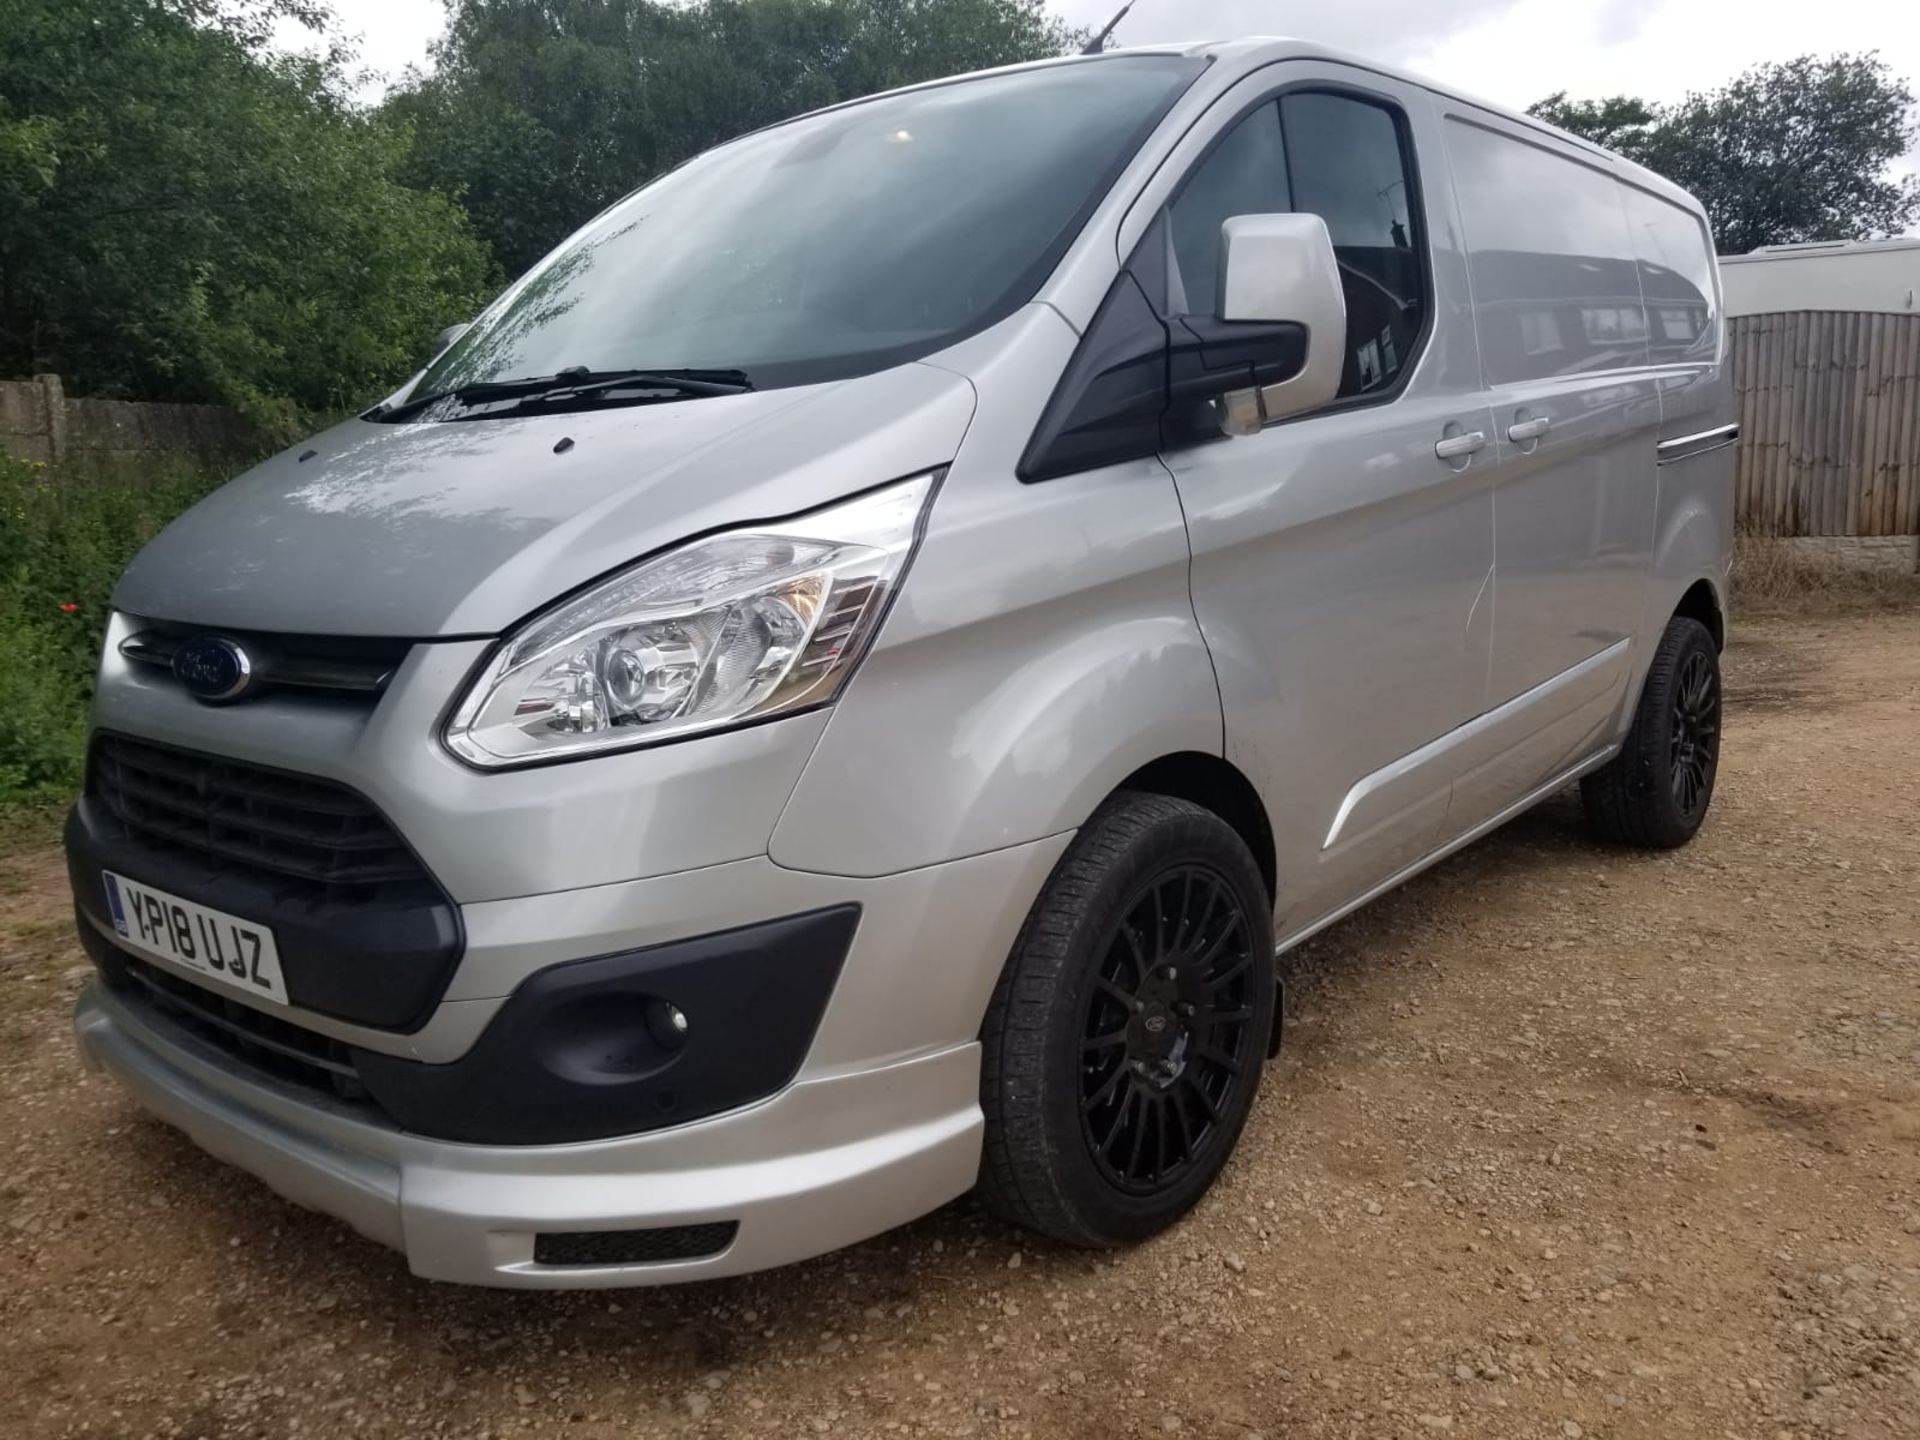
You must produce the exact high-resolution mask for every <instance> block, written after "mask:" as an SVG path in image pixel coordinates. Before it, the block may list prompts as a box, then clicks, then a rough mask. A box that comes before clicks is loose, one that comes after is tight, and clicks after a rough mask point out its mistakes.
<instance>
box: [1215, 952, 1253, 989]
mask: <svg viewBox="0 0 1920 1440" xmlns="http://www.w3.org/2000/svg"><path fill="white" fill-rule="evenodd" d="M1252 967H1253V956H1251V955H1242V956H1241V957H1240V958H1239V959H1238V960H1236V961H1234V962H1233V964H1231V965H1229V966H1228V967H1227V968H1226V969H1224V970H1222V971H1221V972H1220V973H1219V974H1218V975H1210V976H1208V977H1207V979H1206V980H1205V981H1204V982H1203V983H1204V984H1205V985H1206V987H1207V989H1209V990H1218V989H1219V988H1220V987H1221V986H1222V985H1225V984H1226V983H1227V982H1228V981H1230V980H1237V979H1239V978H1240V977H1241V976H1242V975H1244V974H1245V973H1246V972H1247V971H1248V970H1250V969H1251V968H1252Z"/></svg>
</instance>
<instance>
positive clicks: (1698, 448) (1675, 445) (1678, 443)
mask: <svg viewBox="0 0 1920 1440" xmlns="http://www.w3.org/2000/svg"><path fill="white" fill-rule="evenodd" d="M1739 438H1740V427H1739V426H1738V425H1717V426H1715V427H1714V428H1713V429H1711V430H1700V431H1696V432H1695V433H1694V434H1692V435H1676V436H1675V437H1674V438H1673V439H1671V440H1662V441H1661V442H1660V443H1659V445H1658V446H1657V447H1655V448H1656V450H1657V452H1658V454H1659V463H1660V464H1662V465H1671V464H1672V463H1673V462H1674V461H1676V460H1691V459H1692V458H1693V457H1694V456H1696V455H1709V454H1711V453H1712V452H1713V451H1715V450H1724V449H1725V448H1726V447H1727V446H1729V445H1731V444H1733V443H1734V442H1735V441H1736V440H1738V439H1739Z"/></svg>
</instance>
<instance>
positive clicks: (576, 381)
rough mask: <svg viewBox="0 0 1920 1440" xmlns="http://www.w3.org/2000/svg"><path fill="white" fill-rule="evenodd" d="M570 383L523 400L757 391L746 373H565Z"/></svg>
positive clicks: (711, 371) (631, 371) (667, 371)
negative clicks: (643, 392) (632, 393)
mask: <svg viewBox="0 0 1920 1440" xmlns="http://www.w3.org/2000/svg"><path fill="white" fill-rule="evenodd" d="M560 374H561V375H562V376H565V377H567V380H568V383H566V384H563V385H558V386H555V387H553V388H552V389H541V390H536V391H532V392H530V393H528V394H526V395H524V396H521V397H519V398H522V399H525V400H527V401H529V402H535V403H545V402H548V401H565V400H573V399H577V398H579V397H580V396H583V395H604V394H607V393H609V392H611V391H615V390H673V391H677V392H678V393H680V394H682V395H739V394H741V393H743V392H745V391H748V390H751V389H753V382H752V381H751V380H749V379H747V376H746V372H745V371H743V370H601V371H591V370H563V371H561V372H560Z"/></svg>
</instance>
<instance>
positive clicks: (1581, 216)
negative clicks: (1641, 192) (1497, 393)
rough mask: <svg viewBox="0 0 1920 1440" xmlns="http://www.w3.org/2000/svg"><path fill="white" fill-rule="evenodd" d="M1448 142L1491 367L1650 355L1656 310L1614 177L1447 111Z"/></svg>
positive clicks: (1513, 369) (1490, 371)
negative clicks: (1644, 299) (1643, 285)
mask: <svg viewBox="0 0 1920 1440" xmlns="http://www.w3.org/2000/svg"><path fill="white" fill-rule="evenodd" d="M1447 154H1448V156H1449V158H1450V159H1451V160H1452V162H1453V178H1454V184H1455V187H1456V188H1457V191H1458V193H1459V197H1460V217H1461V222H1462V224H1463V225H1464V227H1465V229H1466V238H1467V250H1468V252H1469V255H1470V257H1471V266H1472V276H1473V314H1474V325H1475V327H1476V328H1477V329H1478V331H1479V333H1480V356H1481V363H1482V364H1483V365H1484V366H1485V367H1486V372H1487V379H1488V380H1489V381H1491V382H1492V383H1494V384H1496V385H1497V384H1506V383H1510V382H1513V381H1517V380H1534V379H1541V378H1544V377H1546V376H1550V375H1572V374H1576V373H1585V372H1588V371H1594V370H1610V369H1620V368H1623V367H1628V366H1635V365H1644V364H1646V363H1647V337H1648V325H1647V320H1648V316H1647V311H1646V308H1645V307H1644V306H1643V304H1642V303H1641V298H1640V280H1641V276H1640V270H1639V266H1638V262H1637V260H1636V257H1635V255H1634V248H1633V242H1632V240H1631V237H1630V236H1629V235H1628V231H1627V214H1626V203H1625V198H1624V194H1623V189H1622V187H1621V186H1620V185H1619V184H1618V183H1616V182H1615V180H1614V178H1613V177H1612V176H1611V175H1608V174H1606V173H1604V172H1602V171H1600V170H1598V169H1595V168H1594V167H1592V166H1590V165H1586V164H1583V163H1581V162H1580V161H1577V160H1573V159H1570V158H1567V157H1564V156H1561V155H1557V154H1555V153H1554V152H1552V151H1550V150H1546V149H1543V148H1542V147H1540V146H1538V145H1533V144H1529V143H1528V142H1526V141H1523V140H1516V139H1511V138H1509V137H1508V136H1506V135H1502V134H1498V133H1496V132H1494V131H1492V130H1487V129H1483V128H1482V127H1480V126H1478V125H1474V124H1470V123H1468V122H1466V121H1463V120H1457V119H1450V120H1448V121H1447ZM1676 213H1678V212H1676ZM1683 218H1684V217H1683ZM1654 318H1655V320H1656V322H1657V321H1658V320H1659V316H1658V313H1657V311H1656V314H1655V317H1654Z"/></svg>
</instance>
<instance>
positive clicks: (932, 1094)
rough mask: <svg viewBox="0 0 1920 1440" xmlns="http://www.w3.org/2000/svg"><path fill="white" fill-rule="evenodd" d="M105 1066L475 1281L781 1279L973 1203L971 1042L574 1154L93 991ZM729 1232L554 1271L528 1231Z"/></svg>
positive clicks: (314, 1197)
mask: <svg viewBox="0 0 1920 1440" xmlns="http://www.w3.org/2000/svg"><path fill="white" fill-rule="evenodd" d="M74 1028H75V1031H76V1034H77V1037H78V1040H79V1045H80V1052H81V1055H82V1057H83V1059H84V1060H85V1061H86V1063H87V1064H88V1066H89V1068H92V1069H97V1070H104V1071H106V1072H107V1073H109V1074H111V1075H112V1076H113V1077H114V1078H115V1079H116V1080H118V1081H119V1082H120V1083H121V1084H122V1085H124V1086H125V1087H126V1088H127V1089H128V1090H129V1091H131V1092H132V1093H133V1095H134V1096H135V1098H136V1099H138V1100H139V1102H140V1103H141V1104H142V1105H143V1106H145V1107H146V1108H147V1109H148V1110H150V1111H152V1112H153V1113H154V1114H155V1115H157V1116H158V1117H159V1118H161V1119H162V1120H164V1121H166V1122H167V1123H169V1124H171V1125H173V1126H175V1127H177V1128H178V1129H180V1130H183V1131H185V1132H186V1134H187V1135H188V1136H189V1137H190V1138H191V1139H192V1140H193V1141H194V1142H195V1143H196V1144H198V1145H199V1146H200V1147H201V1148H203V1149H205V1150H207V1151H209V1152H210V1153H212V1154H213V1155H215V1156H217V1157H219V1158H220V1159H222V1160H225V1161H227V1162H229V1163H231V1164H233V1165H237V1166H239V1167H240V1168H241V1169H243V1170H246V1171H248V1172H249V1173H251V1174H253V1175H255V1176H257V1177H258V1178H259V1179H261V1180H262V1181H264V1182H265V1183H266V1184H267V1185H268V1186H270V1187H271V1188H272V1189H274V1190H275V1191H277V1192H279V1193H280V1194H281V1195H283V1196H285V1197H286V1198H287V1199H289V1200H292V1201H293V1202H294V1203H296V1204H299V1205H303V1206H306V1207H308V1208H310V1209H314V1210H319V1211H322V1212H324V1213H326V1214H329V1215H333V1216H336V1217H337V1218H339V1219H341V1220H344V1221H346V1222H347V1223H348V1224H349V1225H351V1226H353V1228H354V1229H356V1230H358V1231H359V1232H360V1233H361V1234H363V1235H366V1236H368V1237H369V1238H371V1239H373V1240H377V1241H379V1242H380V1243H381V1244H383V1245H387V1246H389V1247H391V1248H393V1249H395V1250H398V1251H400V1252H402V1253H403V1254H404V1255H405V1256H406V1259H407V1264H408V1265H409V1267H410V1268H411V1269H412V1270H413V1272H414V1273H415V1274H416V1275H420V1276H423V1277H425V1278H427V1279H431V1280H448V1281H455V1282H459V1283H464V1284H471V1285H496V1286H518V1287H527V1288H558V1287H562V1286H613V1285H647V1284H664V1283H670V1282H674V1281H681V1280H693V1279H705V1278H709V1277H717V1276H723V1275H737V1274H742V1273H745V1272H747V1271H751V1270H759V1269H764V1268H766V1267H768V1266H773V1265H784V1264H788V1263H790V1262H792V1261H796V1260H802V1259H805V1258H807V1257H809V1256H813V1255H818V1254H821V1253H823V1252H825V1251H828V1250H833V1249H837V1248H839V1247H840V1246H843V1245H850V1244H853V1243H854V1242H856V1241H859V1240H864V1239H866V1238H868V1237H870V1236H872V1235H876V1234H879V1233H880V1232H881V1231H883V1230H887V1229H889V1228H891V1227H893V1226H895V1225H898V1224H901V1223H903V1222H905V1221H906V1220H909V1219H912V1218H914V1217H915V1216H918V1215H922V1214H925V1213H926V1212H927V1211H929V1210H932V1209H934V1208H935V1207H936V1206H938V1205H941V1204H943V1203H945V1202H946V1201H948V1200H950V1199H952V1198H954V1197H955V1196H957V1195H960V1194H962V1193H963V1192H965V1191H966V1190H967V1189H968V1188H969V1187H970V1186H971V1185H972V1184H973V1182H974V1177H975V1174H976V1172H977V1170H978V1168H979V1160H980V1134H981V1125H982V1121H981V1115H980V1107H979V1092H978V1083H979V1081H978V1076H979V1049H978V1046H977V1045H973V1044H964V1045H957V1046H954V1047H952V1048H950V1049H947V1050H944V1051H941V1052H939V1053H936V1054H931V1055H925V1056H921V1057H918V1058H915V1059H911V1060H906V1061H903V1062H900V1063H896V1064H890V1065H882V1066H878V1067H875V1068H872V1069H868V1070H862V1071H856V1072H852V1073H841V1074H837V1075H835V1076H833V1077H831V1078H820V1079H814V1080H804V1079H803V1080H801V1081H800V1082H798V1083H796V1084H794V1085H792V1086H789V1087H788V1088H787V1089H786V1090H784V1091H782V1092H781V1093H780V1094H778V1095H776V1096H774V1097H773V1098H772V1099H770V1100H767V1101H765V1102H764V1103H762V1104H759V1105H755V1106H751V1107H749V1108H747V1109H744V1110H737V1111H734V1112H732V1113H730V1114H727V1115H721V1116H716V1117H714V1118H712V1119H710V1120H704V1121H699V1122H696V1123H694V1124H690V1125H683V1126H679V1127H677V1128H675V1129H672V1130H664V1131H656V1132H653V1133H651V1134H647V1135H640V1136H634V1137H631V1138H625V1139H617V1140H603V1141H593V1142H586V1143H581V1144H574V1145H547V1146H479V1145H457V1144H450V1143H446V1142H443V1141H435V1140H428V1139H424V1138H421V1137H418V1136H413V1135H409V1134H406V1133H404V1132H402V1131H400V1130H398V1129H395V1128H389V1127H387V1126H385V1125H381V1124H378V1123H372V1122H370V1121H369V1120H368V1119H367V1118H366V1117H365V1116H363V1115H357V1114H350V1113H347V1112H346V1110H345V1109H344V1108H341V1109H337V1110H336V1109H333V1108H330V1107H327V1106H324V1105H322V1104H317V1103H315V1102H314V1100H313V1099H312V1098H311V1097H310V1096H307V1095H304V1094H297V1093H294V1092H292V1091H290V1090H287V1089H283V1088H281V1087H279V1086H277V1085H276V1084H274V1083H273V1082H272V1081H270V1080H267V1079H263V1078H262V1077H260V1076H258V1075H253V1074H244V1073H239V1072H238V1071H237V1070H236V1068H235V1066H234V1064H233V1062H232V1061H230V1060H229V1059H228V1058H227V1057H226V1056H224V1055H222V1054H221V1053H220V1052H219V1051H217V1050H213V1049H211V1048H209V1047H205V1046H203V1045H201V1044H199V1043H198V1042H197V1041H196V1040H195V1039H194V1038H193V1037H192V1036H191V1035H189V1034H186V1033H184V1032H171V1031H170V1030H169V1029H168V1027H166V1026H164V1025H161V1024H155V1023H153V1022H152V1021H150V1020H149V1019H147V1018H146V1017H136V1016H134V1015H133V1014H131V1013H130V1012H129V1011H128V1010H127V1008H126V1007H125V1006H123V1005H122V1004H121V1003H120V1002H119V1001H117V1000H116V999H115V998H114V997H113V996H111V995H109V994H106V993H104V992H103V991H102V989H101V987H100V986H99V985H97V984H93V985H89V986H88V987H87V988H86V989H85V990H84V991H83V992H82V994H81V997H80V1003H79V1008H78V1010H77V1012H76V1014H75V1017H74ZM714 1224H722V1225H737V1226H738V1229H737V1230H736V1231H734V1232H733V1234H732V1238H731V1241H730V1243H728V1244H727V1245H726V1248H725V1249H724V1250H721V1251H720V1252H719V1253H717V1254H713V1255H710V1256H706V1257H703V1258H699V1259H689V1260H674V1261H668V1262H656V1263H643V1264H586V1265H549V1264H542V1263H540V1262H539V1261H537V1260H536V1259H535V1258H534V1252H535V1246H536V1237H538V1236H541V1235H555V1234H561V1235H565V1234H577V1233H579V1232H608V1231H628V1230H652V1229H664V1228H669V1227H686V1226H702V1225H714Z"/></svg>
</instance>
